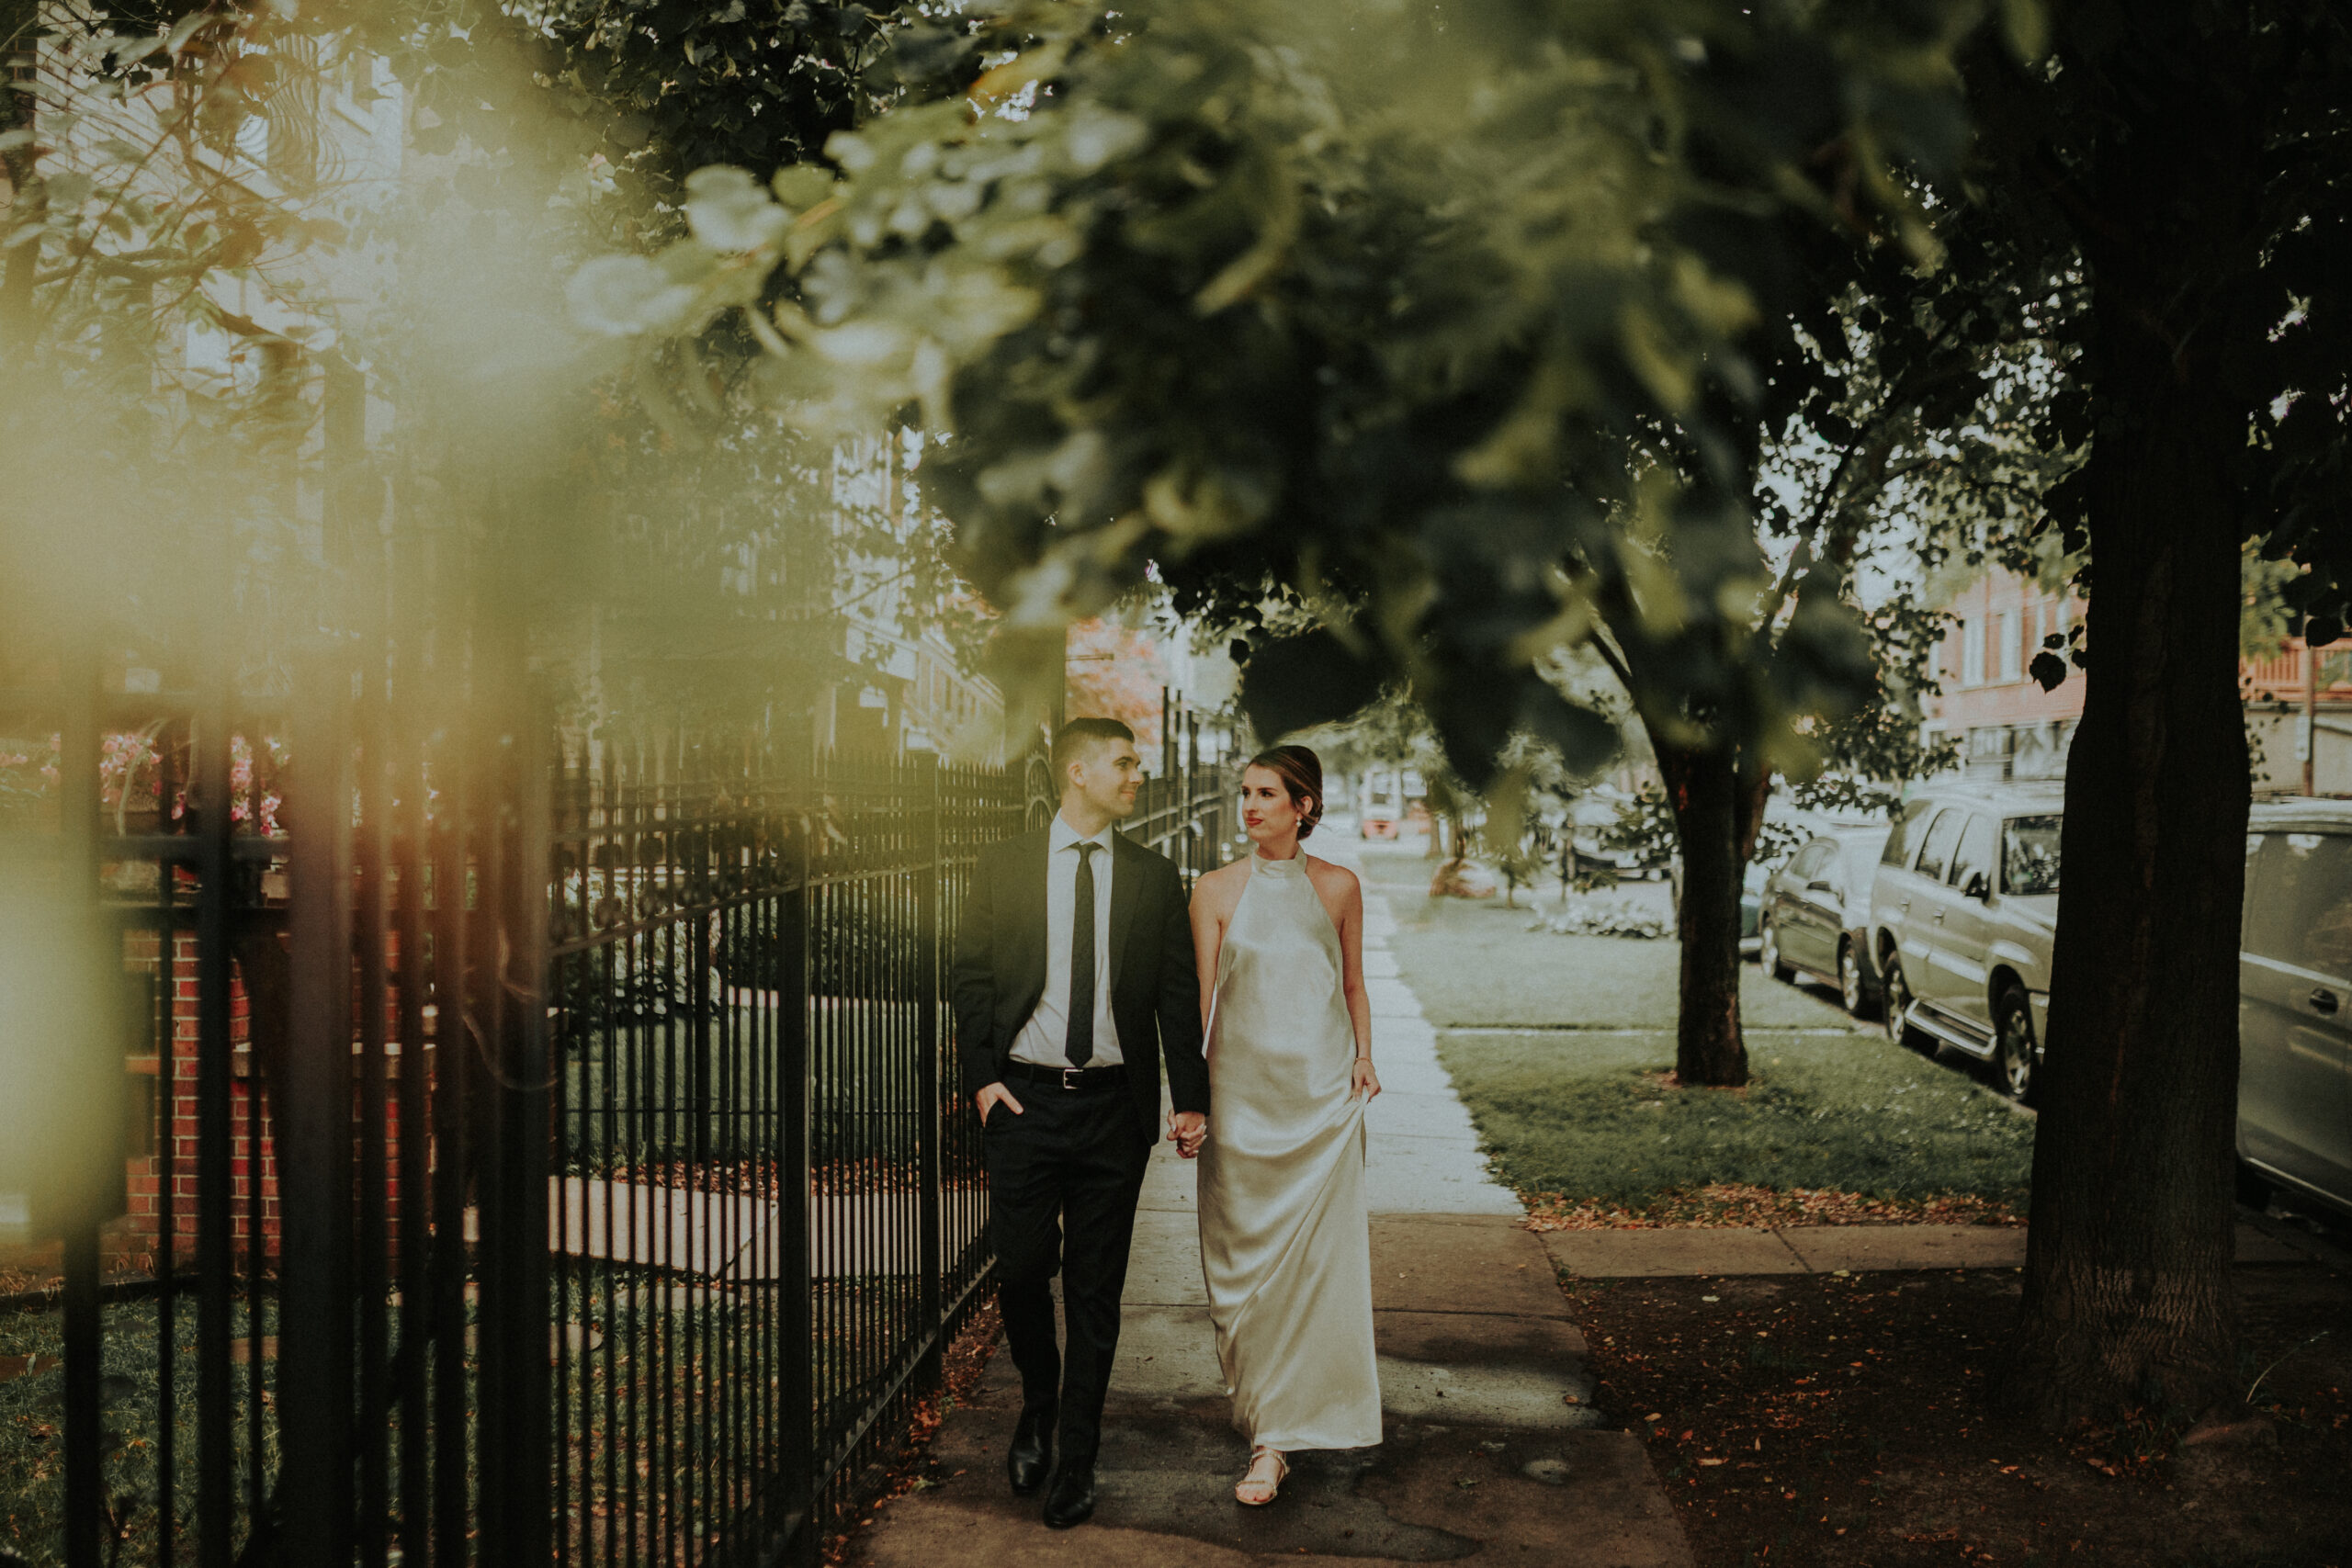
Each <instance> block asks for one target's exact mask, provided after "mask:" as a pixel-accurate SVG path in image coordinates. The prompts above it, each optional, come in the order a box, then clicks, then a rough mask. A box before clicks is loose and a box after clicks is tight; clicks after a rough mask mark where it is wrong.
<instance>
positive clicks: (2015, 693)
mask: <svg viewBox="0 0 2352 1568" xmlns="http://www.w3.org/2000/svg"><path fill="white" fill-rule="evenodd" d="M1944 608H1945V609H1946V610H1947V611H1949V612H1950V613H1951V615H1955V616H1958V617H1960V618H1961V619H1962V621H1975V622H1980V623H1981V624H1982V625H1983V626H1985V634H1984V636H1985V671H1984V674H1985V680H1984V683H1983V684H1981V685H1975V686H1969V685H1965V684H1963V671H1962V656H1963V654H1964V652H1965V650H1966V648H1967V640H1968V639H1967V637H1966V636H1965V634H1964V633H1963V632H1962V629H1961V627H1960V626H1953V627H1952V628H1951V630H1950V631H1948V632H1947V633H1946V634H1945V636H1944V640H1943V647H1942V649H1941V651H1940V654H1939V661H1938V662H1939V669H1940V671H1941V673H1942V676H1943V685H1944V689H1943V693H1942V694H1941V695H1940V696H1938V697H1931V698H1929V699H1928V701H1927V703H1926V707H1927V710H1928V716H1929V717H1931V718H1940V719H1942V721H1943V728H1944V733H1946V734H1948V735H1955V736H1964V735H1966V734H1967V733H1968V731H1970V730H1971V729H1973V728H1977V727H1978V726H1980V725H1992V724H2034V723H2040V722H2042V721H2044V720H2049V719H2069V718H2080V717H2081V716H2082V713H2083V679H2082V672H2081V671H2077V670H2070V671H2069V672H2068V674H2067V677H2066V679H2065V680H2064V682H2060V684H2059V686H2058V689H2057V690H2056V691H2054V692H2045V691H2043V690H2042V689H2041V682H2038V681H2036V680H2034V679H2033V677H2032V676H2031V675H2030V674H2028V673H2027V671H2029V670H2030V669H2031V667H2032V664H2033V657H2034V655H2035V654H2037V653H2039V652H2041V637H2042V631H2041V627H2042V624H2043V621H2044V618H2045V617H2047V619H2048V622H2049V626H2050V630H2051V631H2052V632H2056V631H2058V630H2060V629H2061V626H2060V622H2059V615H2060V612H2061V610H2062V608H2063V610H2064V613H2065V615H2066V617H2067V622H2066V624H2069V625H2073V624H2079V623H2080V622H2081V620H2082V617H2083V605H2082V602H2081V601H2080V600H2078V599H2076V598H2075V596H2074V595H2073V594H2072V593H2064V594H2051V593H2045V592H2042V591H2041V588H2040V587H2039V586H2037V585H2036V584H2034V583H2032V582H2029V581H2026V580H2025V579H2023V578H2020V577H2016V576H2013V575H2011V574H2010V573H2008V572H2006V571H2002V570H1997V569H1996V570H1991V571H1988V572H1986V573H1985V575H1984V576H1983V577H1981V578H1979V579H1977V581H1975V582H1973V583H1972V584H1971V585H1970V586H1969V587H1968V588H1967V589H1966V590H1964V591H1963V592H1962V593H1961V594H1960V595H1959V596H1958V597H1956V598H1954V599H1953V600H1952V601H1951V604H1947V605H1945V606H1944ZM2004 611H2007V612H2011V613H2013V614H2014V615H2016V617H2017V620H2016V626H2017V644H2018V647H2017V653H2016V662H2017V671H2018V674H2017V678H2016V679H2015V680H2009V679H2007V678H2005V677H2004V676H2003V674H2002V666H2001V649H2000V642H2001V637H2000V626H2001V619H2000V617H2001V615H2002V613H2003V612H2004Z"/></svg>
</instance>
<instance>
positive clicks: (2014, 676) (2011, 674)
mask: <svg viewBox="0 0 2352 1568" xmlns="http://www.w3.org/2000/svg"><path fill="white" fill-rule="evenodd" d="M2000 627H2001V679H2002V680H2004V681H2022V680H2024V679H2025V670H2024V668H2023V661H2022V660H2021V658H2020V654H2019V649H2018V613H2017V612H2016V611H2015V610H2004V611H2002V612H2001V619H2000Z"/></svg>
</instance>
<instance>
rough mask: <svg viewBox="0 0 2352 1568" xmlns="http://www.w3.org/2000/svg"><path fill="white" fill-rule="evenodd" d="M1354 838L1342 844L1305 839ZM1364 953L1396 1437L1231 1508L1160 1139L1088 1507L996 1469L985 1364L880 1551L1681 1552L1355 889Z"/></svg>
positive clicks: (1015, 1560) (1187, 1190)
mask: <svg viewBox="0 0 2352 1568" xmlns="http://www.w3.org/2000/svg"><path fill="white" fill-rule="evenodd" d="M1315 847H1316V849H1317V851H1318V852H1325V853H1329V854H1330V857H1331V858H1332V859H1335V860H1340V859H1342V857H1343V855H1344V854H1345V852H1346V851H1347V850H1349V849H1350V848H1351V846H1350V845H1348V844H1346V843H1344V842H1342V843H1340V844H1335V845H1332V846H1329V849H1328V850H1327V848H1326V846H1324V845H1323V844H1321V843H1319V842H1318V843H1317V845H1316V846H1315ZM1366 905H1367V908H1366V943H1365V945H1366V953H1365V969H1366V976H1367V981H1368V985H1369V988H1370V990H1371V992H1372V998H1373V1004H1374V1015H1375V1023H1374V1048H1375V1052H1376V1055H1377V1059H1378V1061H1379V1064H1380V1074H1381V1081H1382V1084H1383V1086H1384V1093H1383V1094H1382V1096H1381V1098H1380V1099H1379V1100H1376V1101H1374V1105H1373V1109H1372V1114H1371V1116H1370V1118H1369V1125H1370V1130H1371V1145H1370V1150H1369V1153H1368V1156H1367V1170H1368V1173H1369V1175H1370V1177H1371V1206H1372V1209H1373V1212H1374V1218H1373V1221H1372V1258H1373V1306H1374V1317H1375V1324H1376V1334H1377V1338H1378V1345H1379V1352H1380V1380H1381V1397H1382V1404H1383V1406H1384V1408H1385V1413H1386V1420H1385V1432H1386V1440H1385V1442H1384V1444H1383V1445H1382V1446H1381V1447H1380V1448H1378V1449H1374V1450H1358V1451H1351V1452H1340V1453H1322V1454H1303V1455H1299V1456H1296V1457H1295V1460H1294V1470H1293V1472H1292V1475H1291V1479H1290V1481H1289V1482H1288V1483H1286V1484H1285V1485H1284V1487H1283V1495H1282V1498H1281V1500H1280V1501H1279V1502H1277V1503H1276V1504H1275V1505H1274V1506H1272V1507H1270V1508H1262V1509H1255V1508H1243V1507H1241V1506H1239V1505H1238V1504H1236V1503H1235V1502H1234V1501H1233V1483H1234V1482H1235V1481H1236V1480H1238V1478H1239V1476H1240V1474H1241V1472H1242V1469H1243V1467H1244V1465H1245V1464H1246V1463H1247V1462H1248V1459H1249V1452H1248V1449H1247V1446H1246V1445H1245V1443H1244V1442H1243V1440H1242V1438H1241V1437H1240V1435H1239V1434H1238V1433H1236V1432H1235V1431H1234V1430H1233V1429H1232V1427H1231V1425H1230V1421H1229V1407H1228V1405H1227V1400H1226V1397H1225V1390H1224V1386H1223V1382H1222V1380H1221V1378H1220V1376H1219V1373H1218V1370H1217V1364H1216V1346H1215V1341H1214V1338H1213V1336H1212V1333H1211V1330H1210V1326H1209V1321H1208V1309H1207V1305H1206V1297H1205V1295H1204V1292H1203V1289H1202V1284H1201V1266H1200V1248H1199V1235H1198V1231H1197V1229H1196V1223H1195V1218H1194V1215H1195V1207H1194V1175H1195V1172H1196V1170H1197V1168H1196V1167H1194V1166H1192V1165H1190V1164H1188V1163H1186V1162H1184V1161H1182V1160H1179V1159H1177V1158H1176V1157H1175V1156H1174V1155H1173V1153H1172V1152H1171V1151H1170V1149H1169V1147H1168V1145H1164V1144H1163V1145H1160V1148H1159V1153H1158V1154H1157V1155H1155V1156H1154V1158H1153V1161H1152V1166H1151V1170H1150V1173H1149V1176H1148V1178H1147V1179H1146V1182H1145V1187H1144V1196H1143V1202H1142V1206H1141V1210H1140V1212H1139V1213H1138V1215H1137V1222H1136V1242H1135V1250H1134V1254H1133V1258H1132V1262H1131V1264H1130V1267H1129V1270H1128V1275H1127V1294H1126V1307H1125V1323H1124V1327H1123V1329H1122V1331H1121V1338H1120V1345H1119V1363H1118V1368H1117V1371H1116V1372H1115V1374H1114V1377H1113V1379H1112V1392H1111V1400H1110V1404H1109V1407H1108V1409H1107V1411H1106V1412H1105V1419H1104V1424H1103V1452H1102V1456H1101V1460H1100V1463H1099V1465H1098V1467H1097V1472H1096V1474H1097V1478H1098V1481H1099V1483H1100V1487H1101V1495H1102V1506H1101V1509H1100V1511H1099V1512H1098V1513H1097V1514H1096V1515H1095V1517H1094V1519H1093V1522H1091V1524H1088V1525H1085V1526H1082V1527H1080V1529H1074V1530H1068V1531H1054V1530H1048V1529H1046V1528H1045V1527H1044V1525H1043V1524H1041V1523H1040V1522H1039V1519H1038V1511H1039V1507H1040V1506H1041V1500H1040V1499H1038V1498H1034V1497H1030V1498H1023V1497H1015V1496H1013V1495H1012V1493H1011V1491H1010V1489H1009V1488H1008V1487H1007V1486H1006V1484H1005V1480H1004V1457H1003V1456H1004V1448H1005V1444H1006V1443H1007V1442H1008V1441H1009V1440H1010V1438H1011V1435H1012V1422H1013V1418H1014V1416H1016V1415H1017V1414H1018V1411H1019V1407H1020V1402H1021V1400H1020V1382H1019V1378H1018V1375H1017V1374H1016V1373H1015V1372H1014V1371H1013V1369H1012V1358H1011V1357H1010V1356H1009V1355H1006V1354H1004V1353H1003V1350H1002V1347H1001V1346H1000V1347H999V1353H998V1354H997V1355H996V1356H995V1357H994V1358H993V1359H991V1360H990V1361H989V1368H988V1371H987V1372H986V1374H985V1375H984V1377H983V1379H982V1381H981V1383H980V1386H979V1388H978V1390H976V1391H975V1393H974V1395H973V1397H972V1399H971V1400H970V1401H969V1402H968V1403H967V1404H965V1405H963V1406H962V1407H960V1408H959V1409H957V1410H956V1411H955V1412H954V1413H953V1414H952V1415H951V1416H949V1417H948V1419H947V1421H946V1422H945V1424H944V1426H943V1427H941V1429H940V1432H939V1435H938V1438H937V1439H936V1440H935V1445H934V1448H933V1457H934V1458H935V1460H936V1461H937V1470H938V1473H939V1474H940V1476H941V1477H942V1478H943V1480H942V1483H940V1484H938V1485H936V1486H933V1487H932V1488H930V1489H928V1490H925V1491H922V1492H919V1493H916V1494H913V1495H910V1496H906V1497H903V1498H900V1499H898V1500H897V1501H895V1502H893V1503H891V1504H890V1505H889V1506H888V1507H887V1508H885V1509H884V1510H883V1511H882V1512H881V1513H880V1515H879V1516H878V1517H877V1518H876V1523H875V1526H874V1528H873V1529H871V1530H869V1531H867V1532H866V1535H865V1540H864V1541H863V1542H862V1545H861V1553H862V1556H863V1559H864V1560H865V1561H866V1562H872V1563H875V1564H877V1565H880V1568H941V1565H942V1564H943V1563H949V1562H953V1563H956V1564H957V1565H958V1568H964V1565H967V1564H969V1565H974V1568H990V1565H997V1564H1003V1565H1006V1568H1011V1565H1013V1564H1022V1565H1024V1568H1025V1565H1027V1564H1033V1563H1034V1564H1048V1565H1050V1564H1060V1563H1069V1564H1078V1563H1081V1562H1082V1563H1086V1564H1089V1565H1090V1568H1091V1565H1098V1564H1125V1563H1136V1564H1145V1563H1148V1564H1151V1565H1152V1568H1164V1565H1165V1564H1166V1563H1167V1562H1170V1561H1180V1562H1185V1563H1187V1564H1221V1563H1238V1562H1249V1561H1252V1560H1257V1559H1261V1558H1271V1557H1274V1556H1279V1557H1281V1558H1282V1559H1283V1561H1284V1562H1299V1561H1301V1560H1302V1559H1303V1560H1305V1561H1307V1562H1314V1561H1317V1560H1323V1561H1331V1562H1337V1561H1339V1560H1342V1559H1345V1560H1351V1561H1355V1562H1375V1563H1377V1562H1443V1561H1451V1560H1453V1559H1456V1558H1462V1557H1468V1556H1471V1555H1473V1554H1484V1555H1486V1556H1488V1557H1491V1558H1496V1559H1499V1560H1500V1561H1503V1562H1516V1563H1526V1564H1531V1565H1532V1564H1537V1563H1548V1562H1555V1561H1572V1562H1577V1563H1580V1564H1587V1565H1589V1568H1651V1565H1657V1568H1687V1565H1688V1564H1690V1563H1691V1552H1690V1548H1689V1546H1688V1545H1687V1543H1686V1542H1685V1541H1684V1540H1683V1536H1682V1531H1681V1527H1680V1525H1679V1523H1678V1522H1677V1520H1676V1518H1675V1517H1674V1512H1673V1509H1672V1507H1671V1506H1670V1505H1669V1504H1668V1502H1667V1500H1666V1497H1665V1495H1664V1494H1663V1492H1662V1491H1661V1490H1660V1489H1659V1486H1658V1483H1657V1478H1656V1477H1655V1476H1654V1475H1653V1474H1652V1473H1651V1471H1650V1468H1649V1462H1648V1460H1647V1457H1646V1456H1645V1454H1644V1452H1643V1450H1642V1446H1641V1442H1640V1440H1639V1439H1638V1438H1635V1437H1634V1436H1633V1435H1631V1434H1630V1433H1625V1432H1616V1431H1606V1430H1602V1429H1600V1414H1599V1413H1598V1412H1597V1411H1595V1410H1594V1409H1593V1408H1592V1405H1591V1404H1590V1400H1591V1385H1590V1383H1589V1381H1588V1380H1587V1378H1586V1375H1585V1371H1584V1355H1585V1346H1584V1339H1583V1337H1582V1336H1581V1335H1580V1334H1579V1333H1578V1332H1577V1327H1576V1325H1575V1324H1574V1323H1572V1322H1571V1321H1570V1320H1569V1318H1568V1315H1567V1311H1566V1303H1565V1302H1564V1300H1563V1299H1562V1297H1561V1294H1560V1292H1559V1288H1558V1286H1557V1283H1556V1275H1555V1269H1554V1265H1553V1263H1552V1260H1551V1259H1550V1258H1549V1257H1548V1256H1547V1255H1546V1254H1545V1252H1544V1246H1543V1243H1542V1241H1541V1240H1540V1239H1539V1238H1538V1237H1536V1236H1535V1235H1532V1234H1531V1233H1530V1232H1529V1231H1527V1230H1526V1229H1525V1228H1524V1225H1523V1222H1522V1221H1521V1209H1520V1205H1519V1203H1518V1201H1516V1200H1515V1199H1514V1198H1512V1196H1511V1195H1510V1193H1509V1192H1507V1191H1505V1190H1502V1189H1501V1188H1499V1187H1497V1186H1496V1185H1495V1184H1494V1183H1493V1182H1492V1181H1491V1180H1489V1179H1487V1174H1486V1168H1485V1162H1484V1160H1483V1159H1482V1158H1481V1156H1479V1154H1478V1148H1477V1138H1476V1134H1475V1133H1474V1132H1473V1130H1472V1128H1471V1125H1470V1119H1469V1115H1468V1113H1467V1112H1466V1111H1464V1109H1463V1106H1462V1102H1461V1100H1459V1099H1458V1098H1456V1097H1455V1095H1454V1093H1453V1083H1452V1081H1451V1080H1450V1079H1449V1078H1447V1077H1446V1075H1445V1073H1444V1070H1443V1068H1442V1067H1441V1066H1439V1064H1438V1059H1437V1036H1436V1032H1435V1031H1434V1030H1433V1029H1431V1028H1430V1024H1429V1021H1427V1020H1426V1019H1425V1018H1423V1017H1422V1016H1421V1010H1420V1008H1419V1004H1418V1003H1417V1002H1416V1001H1415V1000H1414V998H1413V995H1412V993H1411V992H1410V991H1409V990H1408V989H1407V988H1406V987H1405V985H1404V983H1403V982H1402V981H1401V980H1399V979H1398V978H1397V967H1396V962H1395V959H1394V956H1393V955H1392V954H1391V953H1389V952H1388V949H1387V937H1388V933H1389V932H1390V931H1392V930H1393V929H1394V925H1393V921H1392V920H1391V919H1390V918H1389V911H1388V909H1387V907H1386V905H1385V902H1384V901H1382V900H1381V899H1380V898H1379V897H1377V896H1368V897H1367V899H1366Z"/></svg>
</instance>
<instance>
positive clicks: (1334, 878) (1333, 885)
mask: <svg viewBox="0 0 2352 1568" xmlns="http://www.w3.org/2000/svg"><path fill="white" fill-rule="evenodd" d="M1306 874H1307V875H1309V876H1311V877H1313V878H1314V879H1315V885H1316V886H1317V887H1320V888H1323V889H1325V890H1327V891H1329V892H1331V893H1336V894H1338V895H1340V897H1347V896H1349V895H1351V894H1352V893H1354V892H1355V891H1356V890H1357V889H1358V888H1359V887H1360V886H1362V884H1361V883H1359V882H1358V880H1357V878H1356V874H1355V873H1354V872H1352V871H1350V870H1349V869H1348V868H1347V867H1346V866H1343V865H1334V864H1332V863H1330V862H1329V861H1328V860H1325V859H1323V858H1322V857H1321V856H1319V855H1309V856H1307V857H1306Z"/></svg>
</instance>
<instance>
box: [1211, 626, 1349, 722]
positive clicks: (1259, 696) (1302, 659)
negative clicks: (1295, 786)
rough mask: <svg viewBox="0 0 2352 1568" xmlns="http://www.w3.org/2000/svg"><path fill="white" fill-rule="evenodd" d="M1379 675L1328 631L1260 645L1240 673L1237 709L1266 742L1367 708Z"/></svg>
mask: <svg viewBox="0 0 2352 1568" xmlns="http://www.w3.org/2000/svg"><path fill="white" fill-rule="evenodd" d="M1380 677H1381V672H1380V671H1379V670H1378V669H1377V668H1375V667H1374V665H1372V664H1371V663H1369V662H1367V661H1366V660H1362V659H1359V658H1358V657H1357V656H1356V655H1355V654H1354V653H1353V652H1352V651H1351V650H1350V649H1349V648H1348V647H1347V645H1346V644H1344V643H1342V642H1341V641H1340V639H1339V638H1338V637H1335V636H1333V635H1332V634H1331V633H1329V632H1328V631H1321V630H1317V631H1311V632H1308V633H1306V635H1304V636H1302V637H1284V638H1283V639H1281V640H1280V641H1277V642H1268V643H1262V644H1261V645H1259V647H1258V648H1257V649H1256V650H1255V651H1253V652H1252V653H1251V654H1250V663H1249V665H1248V666H1247V667H1246V668H1245V669H1244V670H1243V671H1242V672H1241V711H1242V712H1244V713H1246V714H1248V715H1249V716H1250V724H1251V725H1252V726H1253V727H1255V728H1256V729H1257V731H1258V733H1259V735H1260V736H1261V737H1263V738H1264V739H1268V740H1272V739H1278V738H1279V737H1282V736H1284V735H1288V734H1291V733H1292V732H1293V731H1295V730H1300V729H1305V728H1308V727H1310V726H1312V725H1317V724H1329V723H1332V722H1334V721H1336V720H1339V719H1343V718H1347V717H1350V716H1352V715H1354V714H1356V713H1359V712H1361V711H1362V710H1363V709H1364V708H1366V707H1368V706H1370V705H1372V703H1373V702H1374V700H1376V699H1377V698H1378V697H1379V695H1380Z"/></svg>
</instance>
